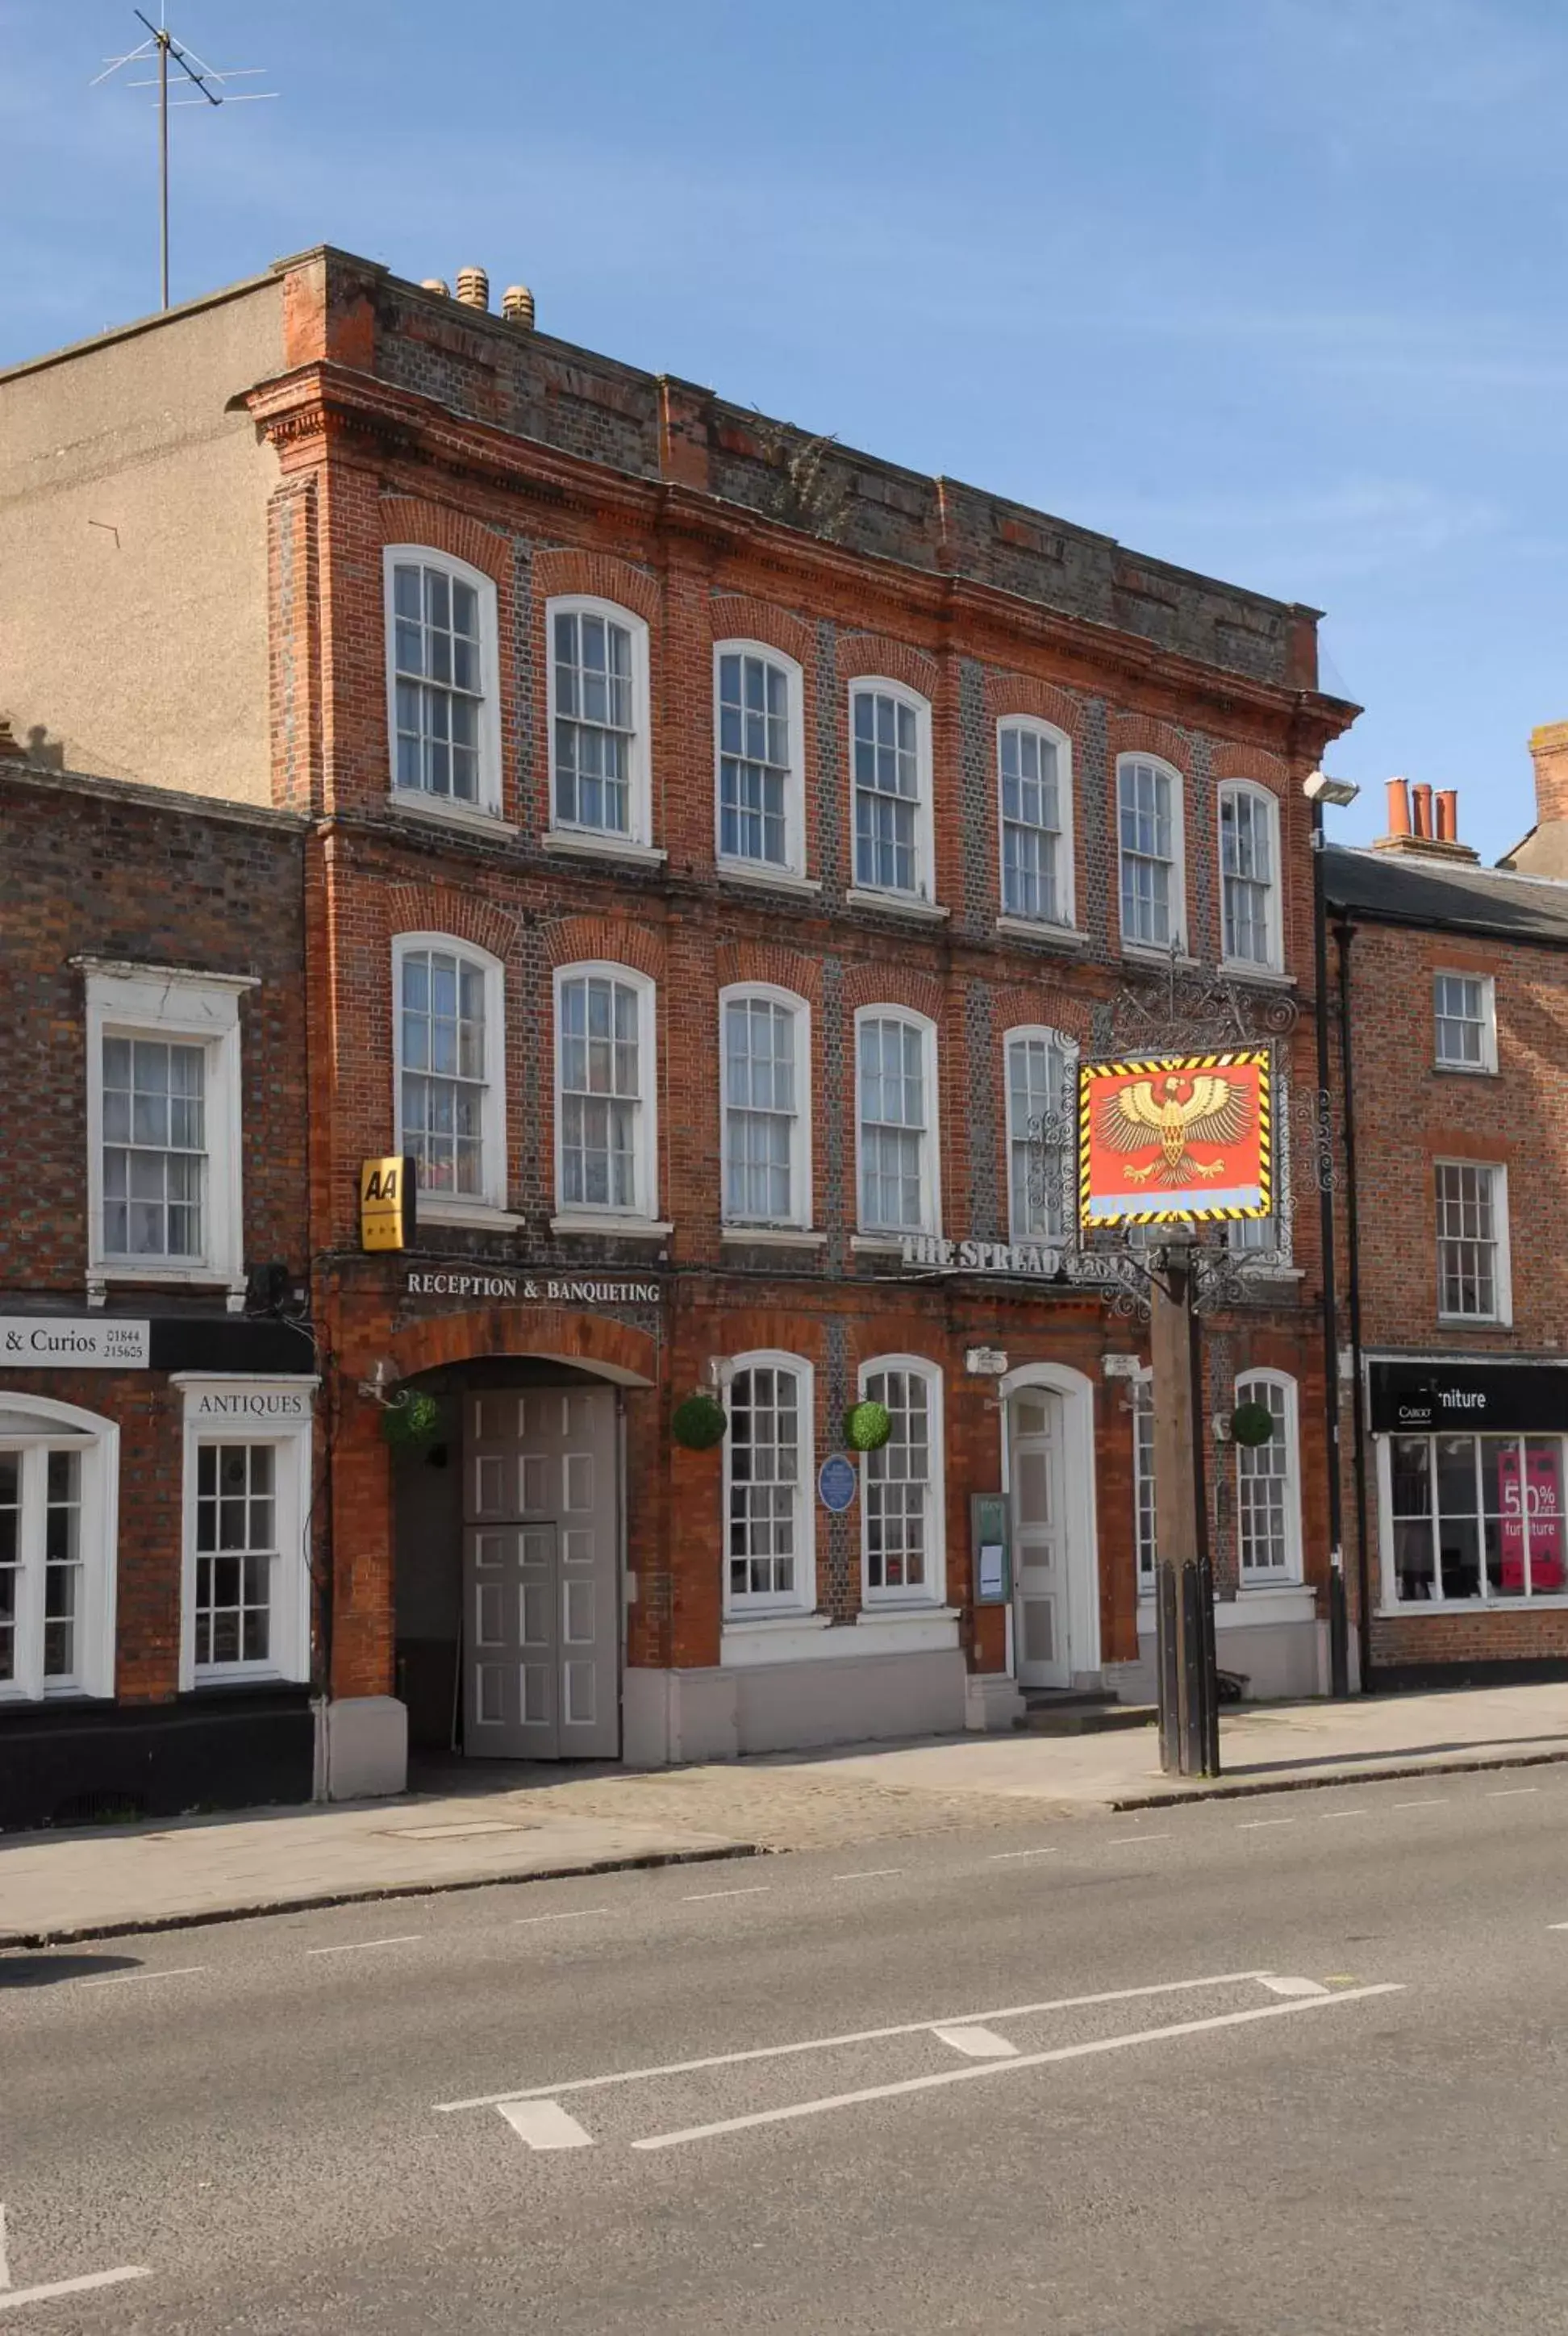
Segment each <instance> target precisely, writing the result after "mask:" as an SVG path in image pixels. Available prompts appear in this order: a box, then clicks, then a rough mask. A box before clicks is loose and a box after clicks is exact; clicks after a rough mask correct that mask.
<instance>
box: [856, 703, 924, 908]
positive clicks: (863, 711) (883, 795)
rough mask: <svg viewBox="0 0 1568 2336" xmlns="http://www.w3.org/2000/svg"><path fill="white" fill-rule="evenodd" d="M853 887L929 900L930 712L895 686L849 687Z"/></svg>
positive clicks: (907, 898) (905, 897)
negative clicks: (852, 810) (852, 805)
mask: <svg viewBox="0 0 1568 2336" xmlns="http://www.w3.org/2000/svg"><path fill="white" fill-rule="evenodd" d="M850 757H851V778H852V796H853V803H854V870H855V889H856V890H857V891H862V892H872V893H885V894H891V895H893V896H896V897H902V898H903V899H906V900H926V901H929V900H931V899H932V897H933V892H934V885H933V879H932V866H931V709H930V705H929V704H928V702H927V701H926V699H925V698H923V697H920V696H917V694H916V693H915V692H914V691H913V690H912V689H905V688H904V687H903V686H901V684H900V683H898V682H896V681H857V682H855V683H853V684H852V686H851V689H850Z"/></svg>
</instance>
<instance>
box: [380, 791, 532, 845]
mask: <svg viewBox="0 0 1568 2336" xmlns="http://www.w3.org/2000/svg"><path fill="white" fill-rule="evenodd" d="M386 800H387V803H388V804H389V805H390V807H391V809H392V810H394V811H401V812H406V813H407V814H408V816H409V818H410V819H427V820H430V821H431V822H433V824H434V825H435V826H437V827H461V828H462V829H463V831H464V832H465V833H469V834H473V835H500V836H512V835H518V834H520V833H521V829H519V828H516V827H514V826H513V825H512V824H511V821H510V820H505V819H502V815H501V813H499V812H498V811H486V810H485V808H484V806H483V804H482V803H457V802H454V801H453V799H452V797H451V796H449V795H427V794H425V793H423V792H416V790H415V789H414V788H413V787H394V788H393V789H392V790H391V791H390V793H388V795H387V798H386Z"/></svg>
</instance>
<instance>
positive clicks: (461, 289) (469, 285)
mask: <svg viewBox="0 0 1568 2336" xmlns="http://www.w3.org/2000/svg"><path fill="white" fill-rule="evenodd" d="M457 297H458V298H459V299H460V300H461V301H462V303H463V307H465V308H488V307H489V306H490V278H489V277H488V276H487V275H486V274H485V272H484V269H483V268H459V269H458V271H457Z"/></svg>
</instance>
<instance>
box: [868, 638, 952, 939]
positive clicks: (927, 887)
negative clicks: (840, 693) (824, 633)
mask: <svg viewBox="0 0 1568 2336" xmlns="http://www.w3.org/2000/svg"><path fill="white" fill-rule="evenodd" d="M862 696H878V697H891V698H892V699H894V700H895V701H896V703H897V704H899V705H901V706H909V707H910V708H911V710H912V712H913V714H914V717H915V784H916V789H917V793H916V796H915V804H914V813H915V881H914V884H913V886H912V887H911V888H910V889H907V890H906V889H903V888H901V887H900V886H897V885H891V884H869V883H862V881H861V876H860V870H859V864H858V861H859V851H858V844H859V837H858V822H857V818H856V811H857V798H858V793H859V791H858V788H857V786H856V783H855V701H856V699H857V698H859V697H862ZM846 706H847V715H846V719H847V723H848V729H847V733H846V735H847V740H848V747H849V798H850V862H849V864H850V888H849V893H848V898H849V899H850V900H864V901H871V902H872V903H878V902H881V901H884V900H890V901H904V902H911V903H913V904H914V905H916V906H917V907H925V908H933V907H934V906H935V903H936V845H935V831H934V829H933V826H932V819H931V702H930V698H929V697H922V696H920V691H919V690H918V689H910V688H908V687H907V686H905V684H904V683H903V682H901V681H890V680H888V679H887V678H886V676H884V675H881V674H869V673H864V674H857V675H856V676H855V677H854V679H853V680H852V682H851V683H850V685H849V696H848V698H847V700H846Z"/></svg>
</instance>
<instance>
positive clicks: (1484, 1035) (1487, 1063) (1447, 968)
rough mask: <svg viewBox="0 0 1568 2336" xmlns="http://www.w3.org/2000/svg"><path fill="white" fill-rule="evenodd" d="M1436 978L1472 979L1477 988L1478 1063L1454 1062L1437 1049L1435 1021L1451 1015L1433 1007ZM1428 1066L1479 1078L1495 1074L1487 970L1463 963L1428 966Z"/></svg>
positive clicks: (1493, 1008) (1493, 998)
mask: <svg viewBox="0 0 1568 2336" xmlns="http://www.w3.org/2000/svg"><path fill="white" fill-rule="evenodd" d="M1440 981H1474V982H1478V983H1479V985H1480V988H1481V1059H1480V1061H1479V1062H1478V1063H1456V1062H1452V1061H1450V1060H1449V1059H1448V1057H1447V1056H1445V1055H1440V1054H1439V1053H1438V1052H1437V1025H1438V1023H1439V1022H1442V1021H1450V1020H1452V1019H1453V1017H1452V1016H1449V1015H1440V1014H1439V1013H1438V1011H1437V984H1438V983H1439V982H1440ZM1432 1067H1433V1069H1434V1070H1437V1071H1442V1072H1444V1073H1445V1074H1446V1075H1452V1076H1456V1077H1459V1078H1471V1079H1479V1078H1485V1077H1488V1076H1495V1072H1496V1069H1497V984H1496V979H1495V976H1494V975H1492V974H1489V973H1475V972H1473V971H1472V970H1471V969H1470V968H1467V967H1466V966H1458V965H1437V966H1434V967H1433V968H1432Z"/></svg>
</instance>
